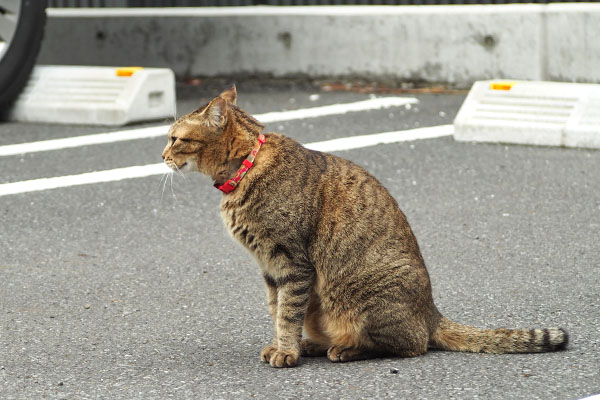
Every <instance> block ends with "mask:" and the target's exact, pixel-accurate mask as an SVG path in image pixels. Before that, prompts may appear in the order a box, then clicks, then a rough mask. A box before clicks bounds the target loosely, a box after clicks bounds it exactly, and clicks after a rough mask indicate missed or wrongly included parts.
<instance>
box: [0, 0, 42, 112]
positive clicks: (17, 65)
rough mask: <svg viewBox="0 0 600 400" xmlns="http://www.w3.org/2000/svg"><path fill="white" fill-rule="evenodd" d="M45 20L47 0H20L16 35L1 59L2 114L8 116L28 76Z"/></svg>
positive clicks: (0, 103) (0, 105)
mask: <svg viewBox="0 0 600 400" xmlns="http://www.w3.org/2000/svg"><path fill="white" fill-rule="evenodd" d="M45 23H46V0H21V12H20V15H19V19H18V23H17V27H16V30H15V33H14V36H13V38H12V41H11V42H10V44H9V47H8V48H7V49H6V51H5V52H4V54H3V55H2V56H1V57H2V58H1V59H0V117H2V116H5V114H6V113H7V111H8V109H9V107H10V105H11V104H12V102H13V101H14V100H15V99H16V98H17V96H18V95H19V93H20V92H21V90H22V89H23V87H24V86H25V84H26V83H27V79H29V75H30V73H31V70H32V69H33V65H34V64H35V60H36V58H37V55H38V53H39V51H40V45H41V43H42V38H43V36H44V26H45Z"/></svg>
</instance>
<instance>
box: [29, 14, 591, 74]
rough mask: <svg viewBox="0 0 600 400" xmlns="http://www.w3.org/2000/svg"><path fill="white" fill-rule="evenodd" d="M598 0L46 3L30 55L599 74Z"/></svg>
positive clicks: (198, 65) (203, 70)
mask: <svg viewBox="0 0 600 400" xmlns="http://www.w3.org/2000/svg"><path fill="white" fill-rule="evenodd" d="M597 37H600V5H598V4H569V5H533V4H527V5H494V6H482V5H473V6H371V7H360V6H358V7H356V6H336V7H240V8H190V9H185V8H184V9H182V8H170V9H90V10H82V9H50V10H49V19H48V24H47V27H46V40H45V43H44V44H43V47H42V52H41V54H40V59H39V61H40V63H45V64H87V65H142V66H148V67H150V66H156V67H170V68H172V69H173V70H174V71H175V73H176V74H177V75H178V76H179V77H183V76H217V75H239V74H269V75H273V76H290V75H308V76H311V77H322V76H366V77H376V78H381V79H388V78H391V79H395V80H424V81H430V82H447V83H450V84H454V85H459V86H467V85H469V84H471V83H472V82H473V81H475V80H482V79H490V78H511V79H531V80H547V79H557V80H564V81H587V82H599V81H600V41H599V40H594V39H596V38H597Z"/></svg>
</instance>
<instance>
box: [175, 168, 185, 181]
mask: <svg viewBox="0 0 600 400" xmlns="http://www.w3.org/2000/svg"><path fill="white" fill-rule="evenodd" d="M175 171H177V173H178V174H179V175H181V176H182V177H183V179H186V177H185V174H184V173H183V172H181V170H180V169H179V167H178V166H177V165H176V166H175Z"/></svg>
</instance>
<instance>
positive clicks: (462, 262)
mask: <svg viewBox="0 0 600 400" xmlns="http://www.w3.org/2000/svg"><path fill="white" fill-rule="evenodd" d="M217 86H219V85H215V84H214V83H212V84H208V85H205V84H202V83H201V85H200V86H197V87H192V86H186V87H179V88H178V96H179V100H178V112H179V113H180V114H181V113H185V112H188V111H191V110H193V109H195V108H196V107H198V106H200V105H202V104H204V103H205V102H206V101H207V100H208V99H209V98H210V97H211V96H212V95H216V94H218V92H219V90H221V89H223V88H224V87H217ZM405 96H408V97H413V96H414V97H416V98H417V99H418V100H419V103H418V104H413V105H412V106H410V107H406V106H401V107H393V108H389V109H383V110H373V111H364V112H355V113H348V114H344V115H337V116H329V117H321V118H311V119H304V120H294V121H287V122H278V123H273V124H268V126H267V130H269V131H278V132H281V133H284V134H287V135H289V136H291V137H294V138H295V139H297V140H299V141H300V142H302V143H309V142H315V141H321V140H327V139H332V138H341V137H348V136H356V135H364V134H372V133H373V134H374V133H380V132H387V131H396V130H404V129H412V128H417V127H426V126H436V125H443V124H450V123H452V120H453V118H454V116H455V115H456V113H457V111H458V108H459V107H460V105H461V104H462V101H463V100H464V97H465V95H464V94H453V95H452V94H442V95H432V94H417V95H408V94H406V95H405ZM369 97H370V94H368V93H367V94H359V93H352V92H325V91H322V90H320V88H319V87H313V86H311V85H308V84H305V85H302V84H297V85H281V84H279V85H266V86H265V85H262V84H258V83H252V84H250V83H249V84H244V83H243V82H242V83H239V84H238V104H239V105H240V106H241V107H242V108H244V109H246V110H248V111H250V112H251V113H255V114H256V113H264V112H269V111H281V110H285V109H287V110H292V109H297V108H304V107H317V106H321V105H327V104H335V103H348V102H353V101H358V100H364V99H368V98H369ZM165 122H166V121H159V122H153V123H150V124H146V125H149V126H151V125H156V124H160V123H163V124H164V123H165ZM138 126H141V125H136V126H131V127H126V129H127V128H135V127H138ZM119 129H123V128H119ZM111 130H117V129H107V128H102V127H82V126H58V125H43V124H25V123H3V124H0V146H1V145H8V144H13V143H27V142H32V141H37V140H44V139H54V138H62V137H69V136H79V135H87V134H93V133H100V132H108V131H111ZM165 143H166V131H165V137H164V138H158V139H156V138H155V139H141V140H132V141H126V142H119V143H106V144H100V145H93V146H86V147H77V148H72V149H63V150H55V151H47V152H39V153H28V154H23V155H17V156H7V157H0V184H1V183H8V182H18V181H23V180H29V179H37V178H44V177H54V176H64V175H73V174H81V173H84V172H91V171H96V170H105V169H114V168H120V167H127V166H133V165H144V164H151V163H157V162H160V161H161V158H160V155H161V151H162V148H163V146H164V144H165ZM336 154H338V155H340V156H342V157H345V158H349V159H351V160H353V161H354V162H355V163H357V164H359V165H361V166H364V167H365V168H367V169H368V170H369V171H370V172H372V173H373V174H374V175H375V176H376V177H377V178H378V179H379V180H380V181H381V182H382V183H383V184H384V185H385V186H386V187H387V188H388V189H389V190H390V192H391V193H392V195H393V196H394V197H395V198H396V199H397V200H398V203H399V205H400V207H401V208H402V209H403V211H404V212H405V214H406V215H407V216H408V219H409V221H410V223H411V225H412V227H413V230H414V231H415V234H416V236H417V239H418V241H419V244H420V246H421V249H422V252H423V255H424V258H425V260H426V263H427V265H428V269H429V273H430V276H431V280H432V284H433V291H434V299H435V302H436V304H437V306H438V308H439V309H440V310H441V311H442V313H444V314H445V315H446V316H447V317H449V318H451V319H454V320H456V321H459V322H462V323H467V324H471V325H476V326H479V327H523V328H535V327H553V326H561V327H564V328H566V329H567V330H568V331H569V333H570V335H571V343H570V346H569V348H568V350H567V351H564V352H558V353H546V354H524V355H501V356H498V355H483V354H465V353H451V352H440V351H432V352H429V353H427V354H426V355H424V356H421V357H417V358H412V359H401V358H393V357H390V358H381V359H374V360H367V361H359V362H352V363H347V364H333V363H331V362H329V361H328V360H326V359H325V358H305V359H303V360H302V361H301V364H300V366H299V367H298V368H293V369H285V370H278V369H273V368H271V367H269V366H268V365H266V364H263V363H261V362H260V361H259V352H260V350H261V348H262V347H263V346H264V345H265V344H267V343H268V342H269V341H270V339H271V332H272V328H271V321H270V318H269V315H268V312H267V306H266V300H265V296H264V285H263V282H262V278H261V275H260V273H259V269H258V267H257V266H256V265H255V262H254V261H253V259H252V258H251V257H250V256H249V255H248V254H247V253H246V252H245V251H244V250H242V249H241V247H239V246H238V245H237V244H235V243H234V242H233V241H232V240H231V239H230V238H229V236H228V235H227V233H226V231H225V229H224V227H223V225H222V223H221V220H220V215H219V211H218V203H219V199H220V196H221V193H220V192H219V191H217V190H215V189H214V188H213V187H212V186H211V184H210V181H209V179H208V178H205V177H202V176H200V175H198V174H196V175H189V176H187V177H186V178H185V179H184V178H182V177H179V176H177V175H175V176H174V180H173V182H172V186H171V182H170V181H169V182H168V184H167V185H163V180H161V179H162V178H163V177H161V176H150V177H147V178H140V179H128V180H122V181H115V182H108V183H100V184H90V185H82V186H74V187H65V188H60V189H53V190H45V191H39V192H30V193H21V194H14V195H7V196H1V197H0V215H1V224H0V246H1V247H0V398H1V399H251V398H264V399H275V398H290V399H295V398H319V399H363V398H364V399H370V398H419V399H441V398H461V399H464V398H485V399H500V398H502V399H504V398H521V399H578V398H582V397H585V396H589V395H592V394H595V393H599V392H600V357H599V356H600V341H599V335H598V326H600V309H599V307H598V302H599V290H598V287H600V278H599V274H598V272H597V270H598V267H600V265H599V258H598V250H599V249H600V177H599V174H598V171H600V152H599V151H593V150H583V149H564V148H548V147H529V146H513V145H499V144H471V143H460V142H455V141H454V140H453V139H452V137H442V138H437V139H428V140H417V141H412V142H401V143H396V144H387V145H377V146H373V147H365V148H360V149H355V150H349V151H340V152H337V153H336Z"/></svg>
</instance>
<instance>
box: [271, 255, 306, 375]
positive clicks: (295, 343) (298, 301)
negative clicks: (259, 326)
mask: <svg viewBox="0 0 600 400" xmlns="http://www.w3.org/2000/svg"><path fill="white" fill-rule="evenodd" d="M286 264H287V263H286ZM286 267H287V268H283V269H282V270H281V272H282V273H281V275H280V276H278V277H277V278H276V279H274V281H275V287H276V290H277V316H276V321H275V325H276V326H275V332H276V341H277V349H276V350H274V351H272V352H271V354H270V359H269V363H270V364H271V366H272V367H278V368H281V367H295V366H296V365H298V361H299V358H300V339H301V338H302V325H303V324H304V316H305V314H306V308H307V305H308V298H309V295H310V288H311V285H312V282H313V279H314V270H313V269H312V268H311V267H310V266H307V267H304V266H303V265H298V264H293V263H290V264H288V265H286Z"/></svg>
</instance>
